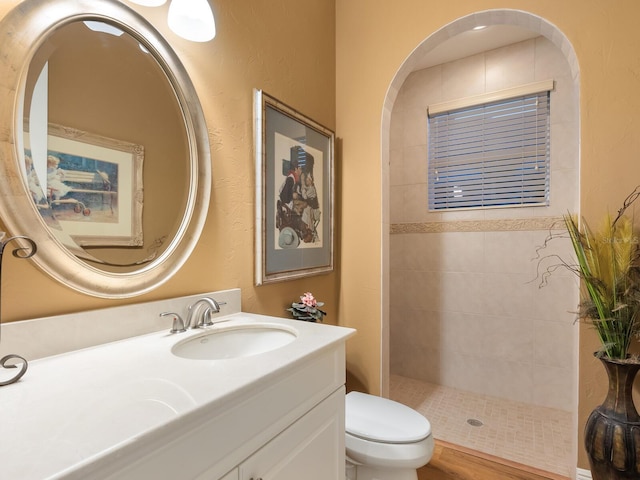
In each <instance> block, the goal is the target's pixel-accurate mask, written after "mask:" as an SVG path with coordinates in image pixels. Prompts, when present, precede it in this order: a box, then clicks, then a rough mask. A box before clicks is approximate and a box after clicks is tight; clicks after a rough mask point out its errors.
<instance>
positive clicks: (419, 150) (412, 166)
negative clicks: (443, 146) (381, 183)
mask: <svg viewBox="0 0 640 480" xmlns="http://www.w3.org/2000/svg"><path fill="white" fill-rule="evenodd" d="M425 158H427V146H426V145H416V146H413V147H407V148H405V149H404V158H403V161H404V166H403V172H402V173H403V174H404V175H403V178H402V183H403V184H404V185H416V184H424V185H426V184H427V162H425V161H424V159H425ZM419 208H420V209H421V210H424V209H425V202H424V199H423V203H422V205H421V206H420V207H419Z"/></svg>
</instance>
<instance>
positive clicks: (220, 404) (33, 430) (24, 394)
mask: <svg viewBox="0 0 640 480" xmlns="http://www.w3.org/2000/svg"><path fill="white" fill-rule="evenodd" d="M225 318H229V321H227V322H224V323H221V324H216V325H214V326H213V327H208V328H209V329H211V330H215V329H216V328H222V326H228V325H232V324H242V323H248V324H251V323H256V322H265V323H276V324H281V325H285V326H286V327H288V328H293V329H294V330H295V331H296V332H297V339H296V340H295V341H293V342H292V343H289V344H288V345H285V346H284V347H281V348H279V349H277V350H273V351H271V352H266V353H261V354H259V355H254V356H250V357H240V358H233V359H222V360H192V359H185V358H180V357H178V356H176V355H173V354H172V353H171V347H172V346H173V345H174V344H175V343H177V342H179V341H181V340H183V339H186V338H189V337H190V336H196V335H200V334H202V330H201V329H200V330H189V331H187V332H185V333H180V334H170V333H169V332H168V330H166V329H165V330H164V331H161V332H156V333H149V334H146V335H141V336H137V337H133V338H130V339H126V340H120V341H116V342H112V343H108V344H105V345H100V346H95V347H90V348H85V349H82V350H77V351H73V352H68V353H63V354H59V355H55V356H51V357H46V358H42V359H38V360H35V361H32V362H30V364H29V369H28V371H27V373H26V375H25V376H24V377H23V378H22V379H21V380H20V381H19V382H17V383H15V384H13V385H9V386H6V387H3V388H2V389H0V478H7V479H9V478H13V479H21V480H29V479H38V480H41V479H45V478H62V477H64V476H65V475H67V474H71V473H73V472H74V471H76V470H78V469H80V468H81V467H83V466H86V465H87V464H89V463H92V462H95V461H96V460H99V459H100V458H103V457H105V456H109V455H118V454H119V453H118V452H122V451H123V449H124V450H126V449H127V448H134V443H135V442H136V440H138V439H140V438H142V437H148V438H150V439H153V438H154V436H156V435H161V434H162V435H166V434H167V432H169V433H171V431H172V430H171V429H173V428H174V427H175V426H176V422H177V419H178V418H182V419H183V420H184V419H185V418H187V419H188V420H189V421H190V422H192V423H193V422H198V421H199V419H204V418H206V417H211V416H212V415H217V414H219V413H220V412H221V411H223V410H224V409H225V408H228V406H229V405H233V404H234V403H237V402H239V401H242V400H243V399H246V398H248V397H249V396H250V395H251V392H255V391H259V390H260V389H264V388H266V387H268V386H269V385H270V384H271V383H273V381H275V380H276V379H277V378H279V377H281V376H285V375H286V374H287V370H288V369H289V368H290V367H291V366H292V365H293V364H295V363H296V362H299V361H304V360H305V359H308V358H312V357H313V356H314V355H318V354H320V353H321V352H322V351H323V350H325V349H327V348H330V347H331V346H332V345H335V344H337V343H339V342H344V341H345V339H346V338H347V337H349V336H350V335H351V334H353V333H354V330H352V329H349V328H342V327H334V326H328V325H322V324H316V323H307V322H300V321H294V320H288V319H281V318H275V317H268V316H262V315H257V314H249V313H241V312H239V313H232V314H230V315H227V316H226V317H225ZM16 353H19V352H16Z"/></svg>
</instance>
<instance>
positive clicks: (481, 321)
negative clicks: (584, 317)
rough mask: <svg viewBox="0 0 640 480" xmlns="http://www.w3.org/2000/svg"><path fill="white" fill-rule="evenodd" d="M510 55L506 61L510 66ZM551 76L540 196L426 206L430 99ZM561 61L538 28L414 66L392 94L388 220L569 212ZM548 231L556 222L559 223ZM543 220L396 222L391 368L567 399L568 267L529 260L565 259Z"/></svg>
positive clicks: (570, 134)
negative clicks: (539, 226) (450, 227)
mask: <svg viewBox="0 0 640 480" xmlns="http://www.w3.org/2000/svg"><path fill="white" fill-rule="evenodd" d="M507 65H508V66H507ZM550 78H553V79H554V80H556V88H555V90H554V91H553V92H552V94H551V95H552V104H551V123H552V129H551V155H552V157H551V204H550V206H549V207H525V208H508V209H488V210H484V209H475V210H474V209H469V210H462V211H449V212H429V211H428V210H427V162H426V158H427V147H426V145H427V115H426V112H427V108H428V106H429V105H430V104H433V103H436V102H441V101H447V100H453V99H456V98H462V97H466V96H470V95H476V94H479V93H484V92H486V91H492V90H497V89H501V88H508V87H512V86H515V85H520V84H523V83H529V82H532V81H538V80H546V79H550ZM575 95H576V94H575V88H574V86H573V79H572V77H571V72H570V70H569V66H568V65H567V63H566V61H565V60H564V58H563V56H562V54H560V53H559V52H558V51H557V49H556V48H555V47H554V46H553V45H552V44H551V43H550V42H549V41H548V40H546V39H544V38H537V39H533V40H528V41H525V42H520V43H518V44H515V45H512V46H508V47H505V48H501V49H497V50H495V51H492V52H486V53H484V54H480V55H474V56H472V57H468V58H465V59H462V60H459V61H457V62H452V63H450V64H445V65H441V66H438V67H433V68H430V69H425V70H421V71H418V72H413V73H412V74H411V75H409V77H408V78H407V80H406V82H405V84H404V85H403V87H402V88H401V90H400V92H399V95H398V101H397V102H396V104H395V105H394V110H393V113H392V121H391V138H390V141H391V145H390V170H391V171H390V183H391V187H390V213H391V223H414V222H415V223H420V222H454V221H455V222H457V221H474V222H477V221H483V220H496V219H522V218H531V217H548V216H560V215H562V214H564V213H566V212H567V211H568V210H570V211H575V210H576V209H577V208H578V203H577V198H578V195H577V188H578V185H577V178H578V152H577V150H576V147H575V145H576V144H577V138H578V129H577V117H576V114H577V102H576V98H575ZM556 232H557V231H556ZM548 235H549V232H547V231H486V232H483V231H465V232H444V233H403V234H394V235H391V242H390V262H391V281H390V299H391V300H390V301H391V312H390V352H391V353H390V355H391V360H390V368H391V373H393V374H399V375H402V376H405V377H410V378H415V379H419V380H423V381H427V382H431V383H436V384H440V385H445V386H449V387H453V388H458V389H462V390H468V391H472V392H476V393H480V394H487V395H493V396H498V397H502V398H506V399H510V400H515V401H521V402H528V403H532V402H533V403H535V404H537V405H543V406H550V407H553V408H559V409H564V410H570V409H572V408H573V404H572V403H571V399H572V398H574V395H575V393H574V387H573V385H574V380H573V379H574V377H575V371H574V370H573V368H574V367H573V363H574V361H575V360H574V359H575V351H574V350H575V343H576V342H575V338H576V335H577V331H576V329H577V325H575V324H574V316H573V314H572V313H571V311H572V310H574V309H575V305H576V304H577V293H578V288H577V283H576V278H575V277H574V276H573V275H572V274H571V273H570V272H568V271H566V270H562V269H560V270H558V271H555V272H554V273H553V275H552V277H551V278H550V280H549V285H548V286H547V287H543V288H540V280H541V278H540V277H538V271H539V269H541V271H544V270H545V269H546V268H547V267H549V266H553V265H554V264H557V260H556V259H555V258H556V257H554V256H555V255H560V256H561V257H562V258H573V257H572V253H571V245H570V243H569V242H568V241H567V240H566V239H564V240H562V239H560V240H558V239H554V240H553V241H552V242H551V243H550V244H549V245H548V246H547V247H546V248H544V249H542V250H540V251H539V253H538V256H539V258H542V260H540V259H539V258H536V252H537V249H538V247H539V246H541V245H544V244H545V241H546V239H547V237H548Z"/></svg>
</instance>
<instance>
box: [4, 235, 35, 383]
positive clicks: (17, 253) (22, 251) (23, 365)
mask: <svg viewBox="0 0 640 480" xmlns="http://www.w3.org/2000/svg"><path fill="white" fill-rule="evenodd" d="M4 237H5V233H4V232H0V327H1V326H2V259H3V254H4V248H5V247H6V245H7V243H9V242H11V241H13V240H24V241H25V242H27V243H28V246H26V247H25V246H19V247H18V248H16V249H15V250H13V252H11V253H12V254H13V256H14V257H16V258H29V257H33V256H34V255H35V254H36V252H37V251H38V247H37V246H36V243H35V242H34V241H33V240H31V239H30V238H29V237H25V236H23V235H18V236H15V237H9V238H7V239H6V240H4ZM0 339H1V332H0ZM10 360H12V362H11V363H9V361H10ZM15 360H18V361H19V362H18V363H19V365H16V364H15V363H14V362H15ZM28 365H29V364H28V362H27V361H26V360H25V359H24V358H23V357H21V356H20V355H15V354H9V355H5V356H4V357H2V358H0V368H3V369H10V368H18V367H19V370H17V371H16V374H15V375H14V376H12V377H11V378H9V379H8V380H0V387H4V386H5V385H10V384H12V383H15V382H17V381H18V380H20V378H22V376H23V375H24V374H25V373H26V371H27V367H28Z"/></svg>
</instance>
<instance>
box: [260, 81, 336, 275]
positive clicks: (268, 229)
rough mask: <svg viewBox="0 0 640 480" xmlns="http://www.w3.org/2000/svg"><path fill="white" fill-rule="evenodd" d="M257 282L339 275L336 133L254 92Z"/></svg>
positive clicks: (270, 98) (273, 99)
mask: <svg viewBox="0 0 640 480" xmlns="http://www.w3.org/2000/svg"><path fill="white" fill-rule="evenodd" d="M254 137H255V155H256V253H255V274H256V278H255V283H256V285H262V284H266V283H272V282H279V281H285V280H292V279H297V278H301V277H306V276H309V275H317V274H321V273H328V272H331V271H333V244H334V220H333V217H334V210H333V209H334V170H333V163H334V137H335V135H334V133H333V132H332V131H331V130H329V129H327V128H326V127H323V126H322V125H320V124H318V123H317V122H315V121H313V120H311V119H310V118H308V117H306V116H304V115H302V114H301V113H299V112H297V111H296V110H294V109H293V108H291V107H289V106H287V105H285V104H283V103H282V102H280V101H278V100H276V99H275V98H273V97H271V96H269V95H267V94H266V93H264V92H263V91H262V90H255V92H254Z"/></svg>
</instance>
